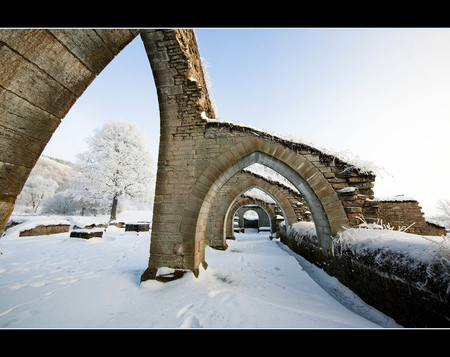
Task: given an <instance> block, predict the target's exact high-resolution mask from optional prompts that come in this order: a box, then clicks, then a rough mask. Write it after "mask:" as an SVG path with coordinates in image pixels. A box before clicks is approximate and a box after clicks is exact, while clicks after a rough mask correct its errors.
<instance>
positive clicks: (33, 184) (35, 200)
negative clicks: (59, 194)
mask: <svg viewBox="0 0 450 357" xmlns="http://www.w3.org/2000/svg"><path fill="white" fill-rule="evenodd" d="M57 188H58V184H57V183H56V181H55V180H53V179H51V178H49V177H44V176H41V175H30V176H29V177H28V179H27V181H26V182H25V186H24V187H23V189H22V192H21V193H20V195H19V196H18V197H17V201H18V203H19V204H20V203H22V204H24V205H31V206H32V207H33V213H36V212H37V210H38V208H39V206H40V204H41V202H42V201H43V200H44V199H45V198H47V197H50V196H52V195H53V194H54V193H55V191H56V189H57Z"/></svg>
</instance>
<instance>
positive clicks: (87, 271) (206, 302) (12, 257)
mask: <svg viewBox="0 0 450 357" xmlns="http://www.w3.org/2000/svg"><path fill="white" fill-rule="evenodd" d="M227 243H228V245H229V249H228V250H226V251H217V250H213V249H210V248H209V247H207V248H206V261H207V262H208V264H209V267H208V269H207V270H201V272H200V275H199V277H198V278H195V277H194V275H193V274H192V273H187V274H186V275H185V276H184V277H183V278H181V279H179V280H175V281H172V282H169V283H161V282H157V281H146V282H144V283H142V284H140V283H139V281H140V276H141V274H142V273H143V272H144V270H145V268H146V267H147V263H148V257H149V253H148V252H149V244H150V234H149V233H140V234H139V235H137V234H136V233H133V232H125V231H124V229H119V228H116V227H109V228H108V229H107V231H106V232H105V233H104V235H103V238H92V239H89V240H84V239H79V238H70V237H69V233H61V234H55V235H49V236H36V237H18V235H17V234H7V235H5V236H4V237H3V238H2V239H1V240H0V248H1V250H2V252H3V255H1V256H0V327H2V328H179V327H181V328H202V327H203V328H379V327H394V328H398V327H401V326H398V325H397V324H396V323H395V322H394V321H393V320H392V319H390V318H389V317H387V316H385V315H383V314H381V313H380V312H378V311H377V310H375V309H373V308H371V307H370V306H368V305H366V304H365V303H364V302H362V301H361V300H360V299H359V298H358V297H357V296H355V295H354V294H353V293H352V292H351V291H349V290H348V289H347V288H345V287H344V286H342V285H341V284H340V283H339V282H338V281H337V280H336V279H335V278H332V277H330V276H328V275H327V274H326V273H324V272H323V270H320V269H318V268H317V267H315V266H314V265H312V264H309V263H308V262H306V261H305V260H304V259H302V258H301V257H299V256H298V255H296V254H295V253H292V252H291V251H290V250H289V249H288V248H286V247H285V246H284V245H283V244H281V243H280V242H279V241H277V240H272V241H270V240H269V239H268V237H267V233H259V234H258V233H255V234H237V240H236V241H227ZM321 286H322V287H321ZM327 291H328V292H327ZM339 301H340V302H339ZM344 305H345V306H344ZM346 306H347V307H346Z"/></svg>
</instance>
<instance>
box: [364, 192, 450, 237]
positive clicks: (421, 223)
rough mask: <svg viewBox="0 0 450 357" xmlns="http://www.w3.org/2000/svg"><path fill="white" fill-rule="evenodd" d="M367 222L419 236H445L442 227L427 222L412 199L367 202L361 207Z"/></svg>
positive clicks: (420, 208) (417, 203)
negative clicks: (404, 229) (403, 230)
mask: <svg viewBox="0 0 450 357" xmlns="http://www.w3.org/2000/svg"><path fill="white" fill-rule="evenodd" d="M363 214H364V218H365V219H366V221H367V222H377V221H379V223H380V224H381V223H383V224H385V225H387V224H389V225H390V226H391V227H394V229H399V228H402V227H405V228H407V227H409V228H408V230H407V232H408V233H413V234H419V235H430V236H440V235H446V234H447V232H446V230H445V228H444V227H442V226H438V225H436V224H434V223H430V222H427V221H426V220H425V218H424V216H423V212H422V207H420V206H419V202H417V201H416V200H413V199H404V200H401V198H400V199H396V200H395V199H385V200H368V201H367V202H365V205H364V207H363Z"/></svg>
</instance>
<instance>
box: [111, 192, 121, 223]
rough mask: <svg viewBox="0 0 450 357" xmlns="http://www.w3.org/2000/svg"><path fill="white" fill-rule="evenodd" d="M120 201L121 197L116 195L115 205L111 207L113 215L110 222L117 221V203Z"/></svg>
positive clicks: (114, 198)
mask: <svg viewBox="0 0 450 357" xmlns="http://www.w3.org/2000/svg"><path fill="white" fill-rule="evenodd" d="M118 201H119V195H114V197H113V203H112V207H111V214H110V217H109V221H110V222H111V221H115V220H116V213H117V202H118Z"/></svg>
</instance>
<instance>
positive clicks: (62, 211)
mask: <svg viewBox="0 0 450 357" xmlns="http://www.w3.org/2000/svg"><path fill="white" fill-rule="evenodd" d="M79 208H80V205H79V204H78V202H77V201H76V200H75V198H74V197H73V195H72V193H71V192H69V191H63V192H58V193H56V194H55V195H53V196H51V197H48V198H47V199H46V200H44V202H43V204H42V210H41V214H46V215H66V214H67V215H69V214H75V213H76V212H77V211H78V210H79Z"/></svg>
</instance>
